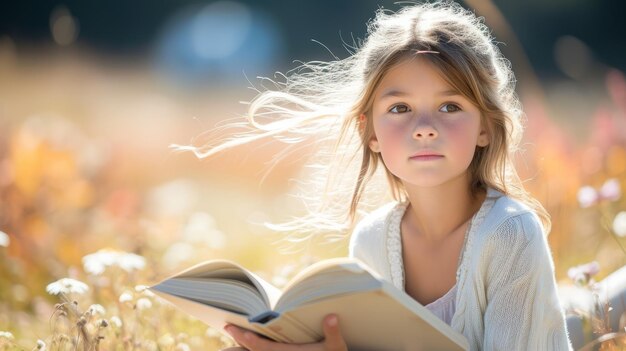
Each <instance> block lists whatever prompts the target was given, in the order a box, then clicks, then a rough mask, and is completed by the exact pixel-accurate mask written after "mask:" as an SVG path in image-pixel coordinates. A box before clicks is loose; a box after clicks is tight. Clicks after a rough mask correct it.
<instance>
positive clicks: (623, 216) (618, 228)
mask: <svg viewBox="0 0 626 351" xmlns="http://www.w3.org/2000/svg"><path fill="white" fill-rule="evenodd" d="M613 232H614V233H615V235H617V236H620V237H625V236H626V211H622V212H620V213H618V214H617V216H615V219H613Z"/></svg>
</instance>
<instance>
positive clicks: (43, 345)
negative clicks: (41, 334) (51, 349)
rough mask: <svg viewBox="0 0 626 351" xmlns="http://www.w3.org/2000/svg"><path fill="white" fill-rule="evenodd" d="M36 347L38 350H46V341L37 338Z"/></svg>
mask: <svg viewBox="0 0 626 351" xmlns="http://www.w3.org/2000/svg"><path fill="white" fill-rule="evenodd" d="M36 349H37V350H40V351H46V343H45V342H43V340H41V339H39V340H37V347H36Z"/></svg>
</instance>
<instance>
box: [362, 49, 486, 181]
mask: <svg viewBox="0 0 626 351" xmlns="http://www.w3.org/2000/svg"><path fill="white" fill-rule="evenodd" d="M372 111H373V112H372V115H373V126H374V134H375V136H374V137H373V139H372V140H371V141H370V148H371V149H372V150H373V151H375V152H380V153H381V156H382V158H383V161H384V163H385V166H386V167H387V168H388V169H389V171H390V172H391V173H393V174H394V175H395V176H397V177H398V178H400V179H401V180H402V182H403V183H405V185H409V184H412V185H415V186H419V187H432V186H438V185H443V184H445V183H447V182H450V181H454V180H462V179H461V178H462V177H464V176H465V175H466V172H467V168H468V166H469V164H470V163H471V161H472V158H473V157H474V152H475V149H476V146H486V145H487V144H488V143H489V140H488V138H487V134H486V132H485V130H484V128H482V127H481V122H480V111H479V110H478V108H477V107H476V106H474V105H473V104H472V103H471V102H470V101H469V100H468V99H466V98H465V97H463V96H462V95H460V94H459V93H458V92H456V91H455V90H454V89H453V88H452V87H451V86H450V85H449V84H448V83H446V81H445V80H444V79H443V78H442V77H441V76H440V74H439V71H437V70H436V69H435V68H434V67H433V66H432V64H431V63H430V62H428V61H427V60H425V59H422V58H415V59H407V60H405V61H403V62H401V63H400V64H398V65H396V66H394V67H392V68H391V69H390V70H389V71H388V72H387V73H386V74H385V75H384V77H383V79H382V80H381V82H380V85H379V86H378V88H377V89H376V91H375V92H374V102H373V110H372ZM463 179H464V178H463Z"/></svg>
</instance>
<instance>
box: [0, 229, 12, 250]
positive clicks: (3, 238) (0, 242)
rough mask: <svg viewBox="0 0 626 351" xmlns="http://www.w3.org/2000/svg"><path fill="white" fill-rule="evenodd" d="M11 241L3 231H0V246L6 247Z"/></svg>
mask: <svg viewBox="0 0 626 351" xmlns="http://www.w3.org/2000/svg"><path fill="white" fill-rule="evenodd" d="M10 242H11V239H10V238H9V235H8V234H7V233H5V232H3V231H0V246H4V247H8V246H9V243H10Z"/></svg>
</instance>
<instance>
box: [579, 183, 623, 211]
mask: <svg viewBox="0 0 626 351" xmlns="http://www.w3.org/2000/svg"><path fill="white" fill-rule="evenodd" d="M621 196H622V189H621V187H620V183H619V181H618V180H617V179H615V178H611V179H609V180H607V181H606V182H604V184H602V186H601V187H600V189H598V190H596V189H595V188H593V187H590V186H588V185H586V186H583V187H582V188H580V189H579V190H578V196H577V197H578V203H579V204H580V207H582V208H587V207H590V206H593V205H595V204H597V203H598V202H600V201H603V200H607V201H617V200H619V198H620V197H621Z"/></svg>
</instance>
